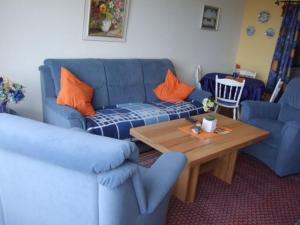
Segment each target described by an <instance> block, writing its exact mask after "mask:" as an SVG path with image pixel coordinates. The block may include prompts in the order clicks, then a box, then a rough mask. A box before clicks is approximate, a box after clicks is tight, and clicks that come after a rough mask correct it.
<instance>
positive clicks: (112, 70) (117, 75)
mask: <svg viewBox="0 0 300 225" xmlns="http://www.w3.org/2000/svg"><path fill="white" fill-rule="evenodd" d="M102 61H103V64H104V67H105V72H106V79H107V88H108V93H109V105H116V104H122V103H128V102H132V103H133V102H144V101H145V100H146V99H145V88H144V80H143V71H142V65H141V64H140V62H139V61H138V60H136V59H119V60H118V59H115V60H111V59H106V60H102Z"/></svg>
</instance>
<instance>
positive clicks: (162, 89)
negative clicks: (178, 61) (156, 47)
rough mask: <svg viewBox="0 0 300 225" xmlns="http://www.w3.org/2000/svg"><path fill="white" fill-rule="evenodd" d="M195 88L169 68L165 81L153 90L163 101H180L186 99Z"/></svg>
mask: <svg viewBox="0 0 300 225" xmlns="http://www.w3.org/2000/svg"><path fill="white" fill-rule="evenodd" d="M193 89H194V88H193V87H191V86H189V85H187V84H185V83H183V82H181V81H180V80H178V79H177V78H176V76H175V75H174V73H173V72H172V70H168V72H167V75H166V78H165V82H164V83H162V84H160V85H158V86H157V87H156V88H155V89H154V90H153V91H154V93H155V95H156V96H157V97H158V98H159V99H160V100H161V101H167V102H178V101H183V100H185V99H186V98H187V97H188V96H189V95H190V94H191V93H192V91H193Z"/></svg>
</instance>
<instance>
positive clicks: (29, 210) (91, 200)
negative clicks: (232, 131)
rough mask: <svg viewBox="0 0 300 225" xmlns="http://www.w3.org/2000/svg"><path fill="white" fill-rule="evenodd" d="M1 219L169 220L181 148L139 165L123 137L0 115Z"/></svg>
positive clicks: (27, 222) (75, 224)
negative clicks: (148, 166)
mask: <svg viewBox="0 0 300 225" xmlns="http://www.w3.org/2000/svg"><path fill="white" fill-rule="evenodd" d="M0 137H1V142H0V181H1V182H0V223H1V225H20V224H22V225H41V224H51V225H62V224H63V225H86V224H88V225H99V224H101V225H112V224H113V225H129V224H130V225H164V224H166V214H167V210H168V202H169V199H170V195H171V193H172V187H173V185H174V184H175V182H176V180H177V177H178V176H179V174H180V173H181V171H182V169H183V168H184V166H185V163H186V158H185V156H184V155H183V154H182V153H176V152H170V153H167V154H163V155H162V156H161V157H160V158H159V159H158V160H157V161H156V162H155V164H154V165H153V166H152V167H151V168H149V169H148V168H144V167H140V166H138V165H137V164H136V163H135V162H136V160H137V157H136V156H137V155H136V153H137V152H138V151H137V149H136V147H135V145H134V144H131V143H129V142H126V141H119V140H115V139H110V138H105V137H96V136H94V135H91V134H88V133H84V132H78V131H72V130H67V129H63V128H57V127H53V126H51V125H47V124H42V123H40V122H35V121H32V120H28V119H24V118H21V117H17V116H12V115H6V114H2V115H0Z"/></svg>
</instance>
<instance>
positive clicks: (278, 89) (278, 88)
mask: <svg viewBox="0 0 300 225" xmlns="http://www.w3.org/2000/svg"><path fill="white" fill-rule="evenodd" d="M282 86H283V81H282V80H281V79H279V80H278V82H277V84H276V87H275V89H274V91H273V93H272V96H271V98H270V102H274V101H275V99H276V98H277V96H278V94H279V92H280V90H281V88H282Z"/></svg>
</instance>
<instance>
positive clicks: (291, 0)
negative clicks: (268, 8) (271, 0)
mask: <svg viewBox="0 0 300 225" xmlns="http://www.w3.org/2000/svg"><path fill="white" fill-rule="evenodd" d="M280 3H288V4H295V3H300V1H299V0H276V1H275V4H276V5H278V6H279V4H280Z"/></svg>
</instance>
